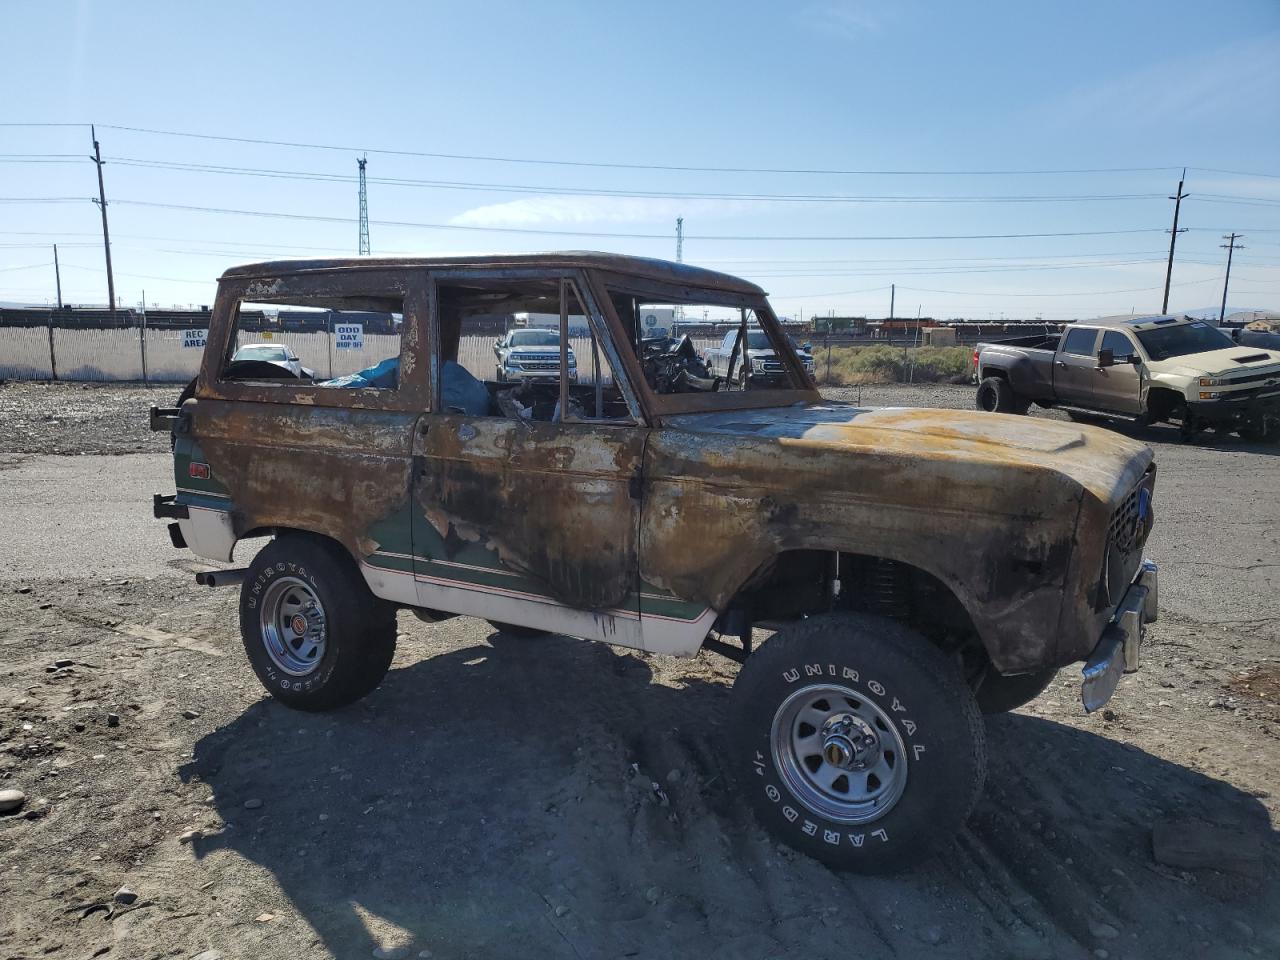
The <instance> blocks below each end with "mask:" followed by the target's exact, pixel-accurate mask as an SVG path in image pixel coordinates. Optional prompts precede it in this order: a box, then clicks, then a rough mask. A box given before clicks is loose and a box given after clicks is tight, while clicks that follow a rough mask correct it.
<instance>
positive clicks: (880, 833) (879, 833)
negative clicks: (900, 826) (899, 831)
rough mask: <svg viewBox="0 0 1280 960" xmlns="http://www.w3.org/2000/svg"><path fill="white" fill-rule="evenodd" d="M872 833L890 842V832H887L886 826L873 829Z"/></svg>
mask: <svg viewBox="0 0 1280 960" xmlns="http://www.w3.org/2000/svg"><path fill="white" fill-rule="evenodd" d="M871 835H872V836H873V837H879V838H880V839H881V840H883V841H884V842H885V843H888V842H889V834H887V833H885V830H884V827H881V828H880V829H879V830H872V831H871Z"/></svg>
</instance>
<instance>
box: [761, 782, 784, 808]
mask: <svg viewBox="0 0 1280 960" xmlns="http://www.w3.org/2000/svg"><path fill="white" fill-rule="evenodd" d="M764 795H765V796H766V797H768V798H769V799H770V800H772V801H773V802H774V803H777V802H778V801H779V800H781V799H782V794H781V793H780V792H779V791H778V788H777V787H775V786H774V785H773V784H772V783H769V784H766V785H765V788H764Z"/></svg>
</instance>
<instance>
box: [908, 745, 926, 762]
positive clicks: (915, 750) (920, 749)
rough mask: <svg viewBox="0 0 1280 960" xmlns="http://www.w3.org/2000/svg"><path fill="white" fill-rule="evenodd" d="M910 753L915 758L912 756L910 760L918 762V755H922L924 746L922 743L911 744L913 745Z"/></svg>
mask: <svg viewBox="0 0 1280 960" xmlns="http://www.w3.org/2000/svg"><path fill="white" fill-rule="evenodd" d="M911 752H912V753H913V754H915V756H914V757H913V758H912V759H914V760H919V759H920V754H922V753H924V744H923V743H913V744H912V745H911Z"/></svg>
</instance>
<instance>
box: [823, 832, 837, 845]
mask: <svg viewBox="0 0 1280 960" xmlns="http://www.w3.org/2000/svg"><path fill="white" fill-rule="evenodd" d="M822 839H823V840H824V841H826V842H827V843H829V844H831V845H832V846H833V847H838V846H840V832H839V831H838V830H826V829H824V830H823V831H822Z"/></svg>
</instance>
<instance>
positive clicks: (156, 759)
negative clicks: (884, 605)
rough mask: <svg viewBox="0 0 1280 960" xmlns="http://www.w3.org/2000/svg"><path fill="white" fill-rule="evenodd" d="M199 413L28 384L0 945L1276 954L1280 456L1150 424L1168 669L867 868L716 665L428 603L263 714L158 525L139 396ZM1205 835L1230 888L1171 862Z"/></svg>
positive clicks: (150, 449)
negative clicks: (427, 611)
mask: <svg viewBox="0 0 1280 960" xmlns="http://www.w3.org/2000/svg"><path fill="white" fill-rule="evenodd" d="M173 393H175V391H174V390H173V389H172V388H161V389H156V390H146V389H143V388H136V387H107V386H103V387H93V388H91V389H90V390H81V389H80V388H79V386H67V385H62V386H52V387H46V386H37V385H30V384H12V383H11V384H8V385H6V386H4V387H0V517H4V518H5V520H4V534H5V535H4V538H3V541H2V542H3V544H4V546H3V550H0V623H3V624H4V626H3V628H0V790H4V789H7V788H17V789H20V790H22V791H23V792H24V793H25V794H26V800H25V803H24V805H23V806H22V807H21V808H20V809H19V810H18V811H16V812H15V813H12V814H9V815H6V816H0V960H17V958H23V960H31V958H44V957H55V958H73V960H79V958H90V957H107V958H129V960H133V958H162V957H163V958H170V957H172V958H184V960H185V958H195V957H199V958H200V960H215V958H221V960H234V958H242V957H243V958H277V957H279V958H300V957H301V958H312V957H318V958H329V957H332V958H367V957H370V956H402V957H419V956H424V957H425V956H431V957H436V958H507V957H537V958H541V957H555V958H596V957H642V958H666V957H672V958H675V957H681V958H683V957H693V956H696V957H708V958H717V960H718V958H725V960H728V958H740V960H758V958H773V957H795V956H803V957H806V958H812V960H819V958H837V957H849V956H858V957H867V958H881V957H911V958H915V957H938V958H969V957H984V958H986V957H991V958H1005V957H1008V958H1063V960H1067V958H1071V960H1074V958H1089V957H1096V958H1098V960H1105V958H1121V957H1125V958H1142V957H1158V958H1161V960H1167V958H1179V957H1192V956H1194V957H1215V958H1216V957H1224V958H1231V957H1253V956H1264V957H1275V956H1280V863H1278V861H1280V858H1278V857H1277V852H1280V843H1278V842H1277V834H1276V832H1275V830H1274V827H1273V824H1275V822H1276V818H1277V813H1278V805H1280V646H1278V645H1277V641H1280V589H1277V588H1278V587H1280V498H1277V495H1276V494H1277V486H1278V483H1277V481H1280V459H1277V455H1278V454H1280V448H1277V447H1263V446H1251V445H1246V444H1242V443H1240V442H1239V441H1234V440H1226V439H1220V438H1214V437H1211V438H1209V440H1210V442H1207V443H1205V444H1203V445H1199V446H1194V447H1186V446H1180V445H1177V444H1176V443H1174V442H1173V441H1174V440H1175V437H1174V436H1173V431H1171V430H1165V429H1159V428H1157V429H1152V430H1147V431H1140V432H1137V433H1136V434H1135V435H1137V436H1139V437H1140V438H1141V439H1143V440H1145V441H1146V442H1149V443H1151V444H1152V445H1153V447H1154V448H1155V449H1156V456H1157V462H1158V464H1159V479H1158V482H1157V496H1156V507H1157V524H1156V531H1155V533H1154V534H1153V537H1152V540H1151V543H1150V546H1149V553H1150V555H1151V556H1152V557H1153V558H1154V559H1155V560H1157V562H1159V563H1160V564H1161V566H1162V571H1161V590H1162V596H1161V601H1162V608H1163V611H1162V619H1161V621H1160V622H1159V623H1158V624H1156V625H1154V627H1153V628H1152V633H1151V634H1150V638H1149V644H1148V646H1147V647H1146V649H1145V651H1144V661H1143V665H1142V669H1141V670H1140V671H1139V672H1138V673H1136V674H1134V675H1131V676H1129V677H1126V678H1125V679H1124V680H1123V681H1122V682H1121V685H1120V689H1119V691H1118V692H1117V694H1116V698H1115V700H1114V701H1113V702H1112V704H1111V705H1110V708H1109V709H1108V710H1107V711H1105V712H1101V713H1098V714H1094V715H1090V716H1086V715H1084V714H1083V712H1082V710H1081V708H1080V705H1079V675H1078V672H1076V671H1074V670H1068V671H1064V672H1063V673H1062V674H1060V676H1059V678H1058V680H1056V681H1055V682H1054V684H1053V685H1052V686H1051V687H1050V689H1049V690H1048V691H1047V692H1046V693H1045V694H1044V695H1042V697H1041V698H1040V699H1038V700H1037V701H1035V702H1033V703H1032V704H1030V705H1029V706H1028V707H1026V708H1024V709H1022V710H1020V711H1017V712H1016V713H1013V714H1009V715H1007V716H1003V717H998V718H993V719H990V720H989V721H988V736H989V754H990V758H991V762H990V772H989V775H988V779H987V786H986V792H985V795H984V798H983V800H982V801H981V802H980V804H979V806H978V809H977V811H976V813H975V814H974V816H973V818H972V819H971V821H970V823H969V825H968V828H967V829H966V830H965V831H964V832H963V834H962V835H961V836H960V838H959V839H958V840H957V841H956V842H955V843H953V844H951V845H949V846H948V847H947V848H946V849H944V850H943V851H942V853H941V855H940V856H938V857H937V858H935V859H934V860H933V861H931V862H930V863H928V864H926V865H925V866H923V867H921V868H919V869H917V870H915V871H913V872H911V873H908V874H903V875H899V876H895V877H887V878H868V877H859V876H849V875H840V874H835V873H833V872H831V871H830V870H828V869H826V868H825V867H823V866H821V865H819V864H817V863H816V862H814V861H811V860H809V859H807V858H805V857H803V856H800V855H797V854H794V853H792V852H791V851H790V850H788V849H787V848H784V847H781V846H779V845H778V844H776V843H775V842H773V841H771V840H770V839H769V838H768V837H767V836H766V835H765V834H764V833H763V832H762V831H761V830H760V829H759V828H758V827H757V826H756V824H755V822H754V820H753V819H752V817H751V814H750V812H749V811H748V809H747V806H746V804H745V802H744V801H743V800H742V799H741V798H740V797H738V796H736V795H735V794H734V793H733V792H732V790H731V789H730V788H729V784H728V781H727V778H726V776H725V769H724V765H723V758H722V754H721V751H720V748H719V745H720V743H721V736H722V733H723V730H722V726H721V723H722V721H721V718H722V716H723V713H724V707H725V702H726V699H727V695H728V689H729V685H730V684H731V683H732V680H733V677H734V675H735V673H736V671H737V667H736V665H735V664H733V663H731V662H729V661H727V660H723V659H721V658H719V657H716V656H715V655H711V654H705V653H704V654H702V655H700V656H699V657H697V658H696V659H693V660H676V659H671V658H664V657H651V656H647V655H644V654H638V653H630V652H626V651H623V650H615V649H611V648H609V647H606V646H604V645H601V644H595V643H586V642H582V641H576V640H569V639H565V638H555V639H543V640H534V641H529V640H525V641H518V640H512V639H508V638H505V637H504V636H502V635H499V634H495V633H494V632H493V630H492V629H491V628H490V627H489V626H488V625H487V624H485V623H483V622H481V621H478V620H470V619H466V618H458V619H455V620H451V621H447V622H445V623H441V624H436V625H427V624H423V623H420V622H418V621H417V620H416V619H414V618H413V617H411V616H408V615H406V614H402V615H401V617H400V630H401V631H402V632H401V635H400V639H399V646H398V651H397V654H396V659H395V663H394V665H393V668H392V670H391V673H390V674H389V675H388V677H387V679H386V681H385V682H384V683H383V684H382V686H381V687H380V688H379V689H378V690H377V691H375V693H374V694H372V695H371V696H370V697H368V698H367V699H366V700H365V701H363V702H361V703H359V704H357V705H355V706H353V707H351V708H348V709H345V710H342V711H338V712H336V713H332V714H325V715H307V714H300V713H295V712H292V711H289V710H287V709H284V708H282V707H280V706H279V705H277V704H276V703H275V702H273V701H272V700H270V699H268V698H267V697H266V696H265V695H264V693H263V691H262V689H261V688H260V687H259V685H258V683H257V681H256V679H255V678H254V677H253V675H252V673H251V672H250V670H249V667H248V665H247V664H246V663H245V661H244V657H243V653H242V651H241V649H240V642H239V637H238V631H237V627H236V593H235V591H234V590H208V589H205V588H197V587H196V586H195V585H194V584H193V583H192V581H191V572H192V571H193V570H195V569H199V568H201V567H202V564H200V563H199V562H197V561H194V560H193V559H192V558H191V557H190V555H189V554H187V553H185V552H179V551H175V550H173V549H172V547H170V546H169V544H168V541H167V538H166V536H165V533H164V525H163V524H162V523H160V522H158V521H154V520H152V519H151V518H150V495H151V493H152V492H153V491H163V490H169V489H171V487H170V486H168V481H167V479H166V470H167V469H168V467H167V463H166V459H167V439H166V438H165V437H163V436H156V435H152V434H150V433H149V432H147V430H146V424H145V420H146V408H147V407H148V406H149V405H150V404H152V403H157V404H167V403H171V402H172V399H173V398H172V394H173ZM832 394H833V395H840V396H844V397H849V398H852V399H856V398H857V394H858V391H857V389H856V388H855V389H853V390H849V391H832ZM861 402H863V403H866V404H893V405H935V406H964V407H968V406H969V405H970V404H971V403H972V388H968V387H950V386H942V385H929V386H926V387H915V388H911V387H883V388H863V390H862V396H861ZM50 415H52V419H47V417H49V416H50ZM51 451H52V452H53V453H54V454H56V455H50V452H51ZM139 451H140V452H139ZM237 559H238V560H239V561H241V562H244V561H246V560H247V557H246V556H239V557H237ZM655 782H656V783H658V784H659V785H660V786H661V793H660V794H659V792H656V791H655V790H654V788H653V783H655ZM1206 824H1208V825H1209V826H1212V827H1216V828H1217V829H1219V830H1221V831H1222V837H1223V841H1222V844H1221V845H1220V846H1218V847H1217V848H1216V849H1214V850H1210V851H1208V852H1207V853H1206V857H1207V862H1208V863H1209V864H1211V866H1206V867H1203V868H1197V869H1185V868H1174V867H1170V866H1166V865H1164V864H1163V863H1161V862H1159V861H1158V860H1157V859H1156V858H1155V856H1153V831H1157V832H1160V833H1162V835H1164V834H1168V835H1171V836H1173V837H1175V838H1178V837H1183V838H1187V839H1195V838H1197V837H1203V836H1204V835H1205V831H1206V830H1207V829H1208V827H1206V826H1205V825H1206ZM192 831H194V833H192ZM121 887H127V888H128V889H129V890H130V891H132V892H133V894H135V895H136V899H133V900H132V902H130V903H125V902H122V901H126V900H130V899H131V897H130V896H129V895H128V894H124V895H122V896H120V897H119V898H117V891H119V890H120V889H121Z"/></svg>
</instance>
